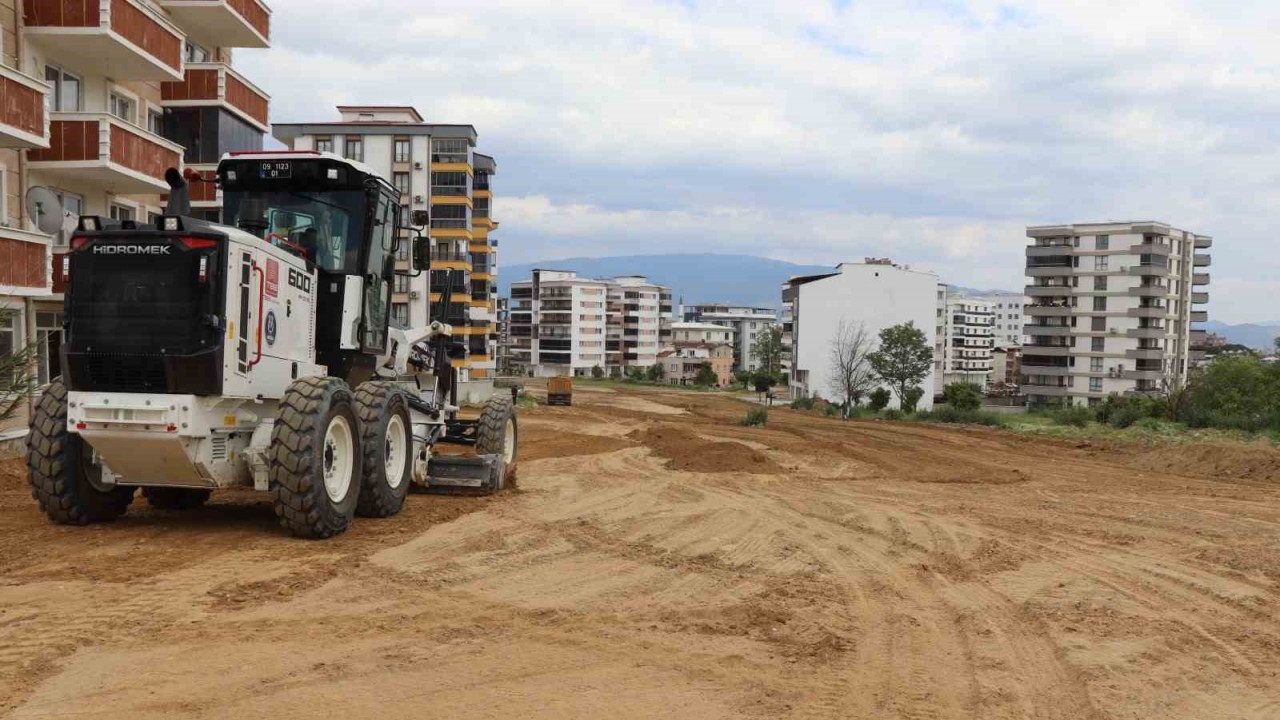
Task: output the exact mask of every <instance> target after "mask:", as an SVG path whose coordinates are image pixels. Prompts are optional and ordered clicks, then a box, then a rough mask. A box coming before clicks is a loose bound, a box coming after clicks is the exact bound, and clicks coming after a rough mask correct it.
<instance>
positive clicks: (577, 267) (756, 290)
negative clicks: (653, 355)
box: [498, 253, 835, 308]
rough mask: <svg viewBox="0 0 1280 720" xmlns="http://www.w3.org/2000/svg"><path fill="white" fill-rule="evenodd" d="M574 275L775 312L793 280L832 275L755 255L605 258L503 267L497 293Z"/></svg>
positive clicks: (689, 300) (821, 269)
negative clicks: (638, 282) (647, 284)
mask: <svg viewBox="0 0 1280 720" xmlns="http://www.w3.org/2000/svg"><path fill="white" fill-rule="evenodd" d="M534 268H540V269H545V270H574V271H576V272H577V273H578V274H579V275H581V276H583V277H591V278H609V277H617V276H619V275H644V276H645V277H647V278H649V279H650V280H652V281H653V282H655V283H658V284H660V285H666V286H668V287H670V288H671V293H672V295H673V296H674V298H675V300H676V302H679V301H680V299H681V298H683V299H684V303H685V304H686V305H689V304H694V303H704V302H724V303H731V304H734V305H748V306H753V307H767V308H777V307H780V306H781V304H782V283H783V282H785V281H786V280H787V278H789V277H791V276H793V275H814V274H817V273H825V272H831V271H833V270H834V269H835V268H834V266H832V265H796V264H794V263H789V262H784V261H782V260H770V259H769V258H762V257H754V256H751V255H714V254H710V253H706V254H689V255H626V256H616V257H602V258H565V259H563V260H540V261H538V262H535V263H526V264H524V265H502V266H500V268H499V271H498V291H499V293H501V294H502V295H510V294H511V283H513V282H519V281H521V280H528V279H530V278H531V277H532V276H533V269H534Z"/></svg>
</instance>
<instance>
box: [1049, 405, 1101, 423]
mask: <svg viewBox="0 0 1280 720" xmlns="http://www.w3.org/2000/svg"><path fill="white" fill-rule="evenodd" d="M1050 417H1052V418H1053V422H1054V424H1056V425H1071V426H1072V427H1078V428H1082V427H1085V426H1087V425H1088V424H1089V421H1091V420H1093V411H1092V410H1090V409H1089V408H1087V407H1084V406H1081V405H1063V406H1062V407H1059V408H1058V409H1056V410H1054V411H1053V415H1051V416H1050Z"/></svg>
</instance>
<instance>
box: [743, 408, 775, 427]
mask: <svg viewBox="0 0 1280 720" xmlns="http://www.w3.org/2000/svg"><path fill="white" fill-rule="evenodd" d="M767 422H769V411H768V410H767V409H766V408H762V407H758V408H751V409H750V410H748V411H747V417H746V418H744V419H743V420H742V424H743V425H746V426H747V427H763V426H764V425H765V423H767Z"/></svg>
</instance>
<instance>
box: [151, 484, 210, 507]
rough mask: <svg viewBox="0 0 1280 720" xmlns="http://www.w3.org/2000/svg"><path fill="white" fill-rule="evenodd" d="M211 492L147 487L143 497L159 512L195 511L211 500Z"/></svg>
mask: <svg viewBox="0 0 1280 720" xmlns="http://www.w3.org/2000/svg"><path fill="white" fill-rule="evenodd" d="M212 494H213V493H212V492H210V491H209V490H194V489H191V488H178V487H145V488H142V497H144V498H146V499H147V503H148V504H150V505H151V507H153V508H155V509H157V510H194V509H196V508H198V507H200V506H201V505H204V504H205V502H207V501H208V500H209V496H210V495H212Z"/></svg>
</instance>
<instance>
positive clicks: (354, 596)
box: [0, 391, 1280, 720]
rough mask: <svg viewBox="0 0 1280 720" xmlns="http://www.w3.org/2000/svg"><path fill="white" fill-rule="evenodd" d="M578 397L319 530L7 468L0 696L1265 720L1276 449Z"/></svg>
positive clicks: (752, 713) (410, 712)
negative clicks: (395, 502)
mask: <svg viewBox="0 0 1280 720" xmlns="http://www.w3.org/2000/svg"><path fill="white" fill-rule="evenodd" d="M577 401H578V404H577V405H576V406H574V407H572V408H538V409H534V410H530V411H527V412H525V413H524V414H523V415H522V422H523V425H522V430H523V437H522V445H521V452H522V453H523V457H522V462H521V464H520V477H521V479H520V490H518V491H516V492H512V493H508V494H505V495H503V496H500V497H496V498H486V499H465V498H449V497H433V496H423V495H414V496H412V497H411V498H410V501H409V505H408V507H407V508H406V511H405V512H404V513H402V514H401V515H399V516H398V517H395V518H392V519H388V520H358V521H357V523H356V524H355V526H354V528H353V529H352V531H351V532H349V533H347V534H346V535H344V536H342V537H340V538H337V539H335V540H332V541H327V542H304V541H299V540H293V539H290V538H288V537H285V536H283V535H282V533H281V531H279V529H278V528H277V527H276V526H275V524H274V521H273V517H272V515H271V511H270V508H269V506H268V505H266V504H263V503H262V502H261V500H260V499H259V498H258V497H257V496H255V495H253V494H250V493H229V494H226V495H224V496H220V497H217V498H215V502H214V503H213V504H212V505H210V506H209V507H206V508H204V509H201V510H199V511H195V512H190V513H185V514H182V513H162V512H157V511H152V510H150V509H148V508H146V506H145V504H144V503H143V502H142V501H141V500H139V501H137V503H136V504H135V506H134V508H133V509H132V510H131V512H130V514H129V515H128V516H126V517H125V518H124V519H122V520H121V521H119V522H116V523H114V524H110V525H99V526H93V527H89V528H64V527H57V526H53V525H51V524H49V523H48V522H47V521H46V520H45V519H44V517H43V516H42V515H40V514H39V513H38V511H37V509H36V506H35V503H34V502H33V501H32V500H31V499H30V497H28V495H27V492H26V486H25V482H24V480H23V478H22V476H21V474H20V468H19V467H18V466H17V465H16V464H15V463H8V464H4V465H0V716H4V717H12V718H15V719H16V718H41V717H64V716H65V717H75V718H123V717H128V718H137V719H144V718H176V717H194V718H237V719H241V718H284V717H291V718H292V717H306V718H378V719H379V720H390V719H392V718H548V719H550V718H556V719H564V718H593V719H597V718H623V719H626V718H699V719H714V718H738V717H760V718H779V717H788V718H789V717H802V718H809V717H813V718H1161V719H1171V718H1186V719H1188V720H1190V719H1195V720H1202V719H1205V718H1258V719H1262V718H1268V719H1274V718H1280V676H1278V675H1277V671H1278V670H1280V606H1278V603H1277V599H1278V598H1280V584H1278V583H1280V497H1278V495H1280V454H1278V453H1276V452H1275V451H1273V450H1270V449H1267V448H1246V447H1235V448H1230V447H1207V448H1206V447H1197V448H1191V449H1173V450H1168V449H1164V450H1157V451H1147V450H1141V449H1126V448H1112V447H1105V446H1102V445H1099V444H1097V443H1093V444H1080V445H1075V444H1071V443H1065V442H1061V441H1045V440H1033V439H1029V438H1026V437H1021V436H1016V435H1012V434H1006V433H999V432H992V431H987V430H976V429H972V430H970V429H946V428H937V427H925V426H913V425H890V424H882V423H848V424H844V423H840V422H838V421H833V420H827V419H822V418H816V417H809V416H802V415H798V414H795V413H792V412H790V411H785V410H774V411H773V412H772V414H771V417H770V424H769V427H768V428H765V429H747V428H742V427H738V426H737V425H735V424H734V421H736V420H737V419H738V418H740V417H742V416H743V415H744V413H745V407H746V406H745V405H743V404H741V403H739V402H736V401H733V400H729V399H725V398H717V397H713V396H707V395H700V394H684V393H666V394H664V393H657V392H631V391H627V392H613V391H610V392H585V391H584V392H580V393H578V397H577Z"/></svg>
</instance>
